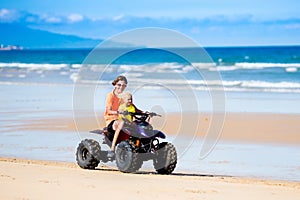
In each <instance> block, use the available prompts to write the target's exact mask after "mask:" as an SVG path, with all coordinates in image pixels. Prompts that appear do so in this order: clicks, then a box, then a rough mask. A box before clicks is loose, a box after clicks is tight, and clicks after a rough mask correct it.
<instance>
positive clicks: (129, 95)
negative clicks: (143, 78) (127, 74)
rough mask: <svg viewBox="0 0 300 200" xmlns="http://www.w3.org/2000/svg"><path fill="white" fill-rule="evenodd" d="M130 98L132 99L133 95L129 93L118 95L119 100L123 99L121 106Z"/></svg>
mask: <svg viewBox="0 0 300 200" xmlns="http://www.w3.org/2000/svg"><path fill="white" fill-rule="evenodd" d="M129 97H131V98H132V94H131V93H130V92H128V91H126V92H123V93H121V94H119V95H118V98H120V99H121V104H122V103H124V102H125V100H127V99H128V98H129Z"/></svg>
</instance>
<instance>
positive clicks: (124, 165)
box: [116, 141, 143, 172]
mask: <svg viewBox="0 0 300 200" xmlns="http://www.w3.org/2000/svg"><path fill="white" fill-rule="evenodd" d="M116 163H117V167H118V169H119V170H120V171H121V172H136V171H137V170H139V169H140V168H141V166H142V164H143V162H142V160H141V159H139V157H138V154H137V153H135V152H134V149H133V148H132V146H131V145H130V143H129V142H128V141H122V142H120V143H119V144H118V146H117V148H116Z"/></svg>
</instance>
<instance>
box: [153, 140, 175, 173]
mask: <svg viewBox="0 0 300 200" xmlns="http://www.w3.org/2000/svg"><path fill="white" fill-rule="evenodd" d="M176 164H177V153H176V149H175V147H174V145H173V144H171V143H167V142H164V143H161V144H160V145H159V150H158V151H157V152H156V156H155V158H154V159H153V165H154V168H155V170H156V171H157V173H159V174H171V173H172V172H173V171H174V169H175V167H176Z"/></svg>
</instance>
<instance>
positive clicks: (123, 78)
mask: <svg viewBox="0 0 300 200" xmlns="http://www.w3.org/2000/svg"><path fill="white" fill-rule="evenodd" d="M119 81H124V82H125V83H126V84H127V78H126V77H125V76H122V75H120V76H118V77H117V78H116V79H115V80H113V82H112V83H111V84H112V85H113V86H115V85H116V84H117V82H119Z"/></svg>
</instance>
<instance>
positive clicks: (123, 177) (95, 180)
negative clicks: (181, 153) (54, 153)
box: [0, 158, 300, 200]
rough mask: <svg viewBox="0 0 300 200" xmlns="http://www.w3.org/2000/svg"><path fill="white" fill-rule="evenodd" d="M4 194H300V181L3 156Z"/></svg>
mask: <svg viewBox="0 0 300 200" xmlns="http://www.w3.org/2000/svg"><path fill="white" fill-rule="evenodd" d="M0 170H1V171H0V180H1V181H0V187H1V193H0V199H5V200H10V199H24V200H25V199H30V200H31V199H44V200H48V199H49V200H50V199H51V200H52V199H73V200H74V199H103V198H107V199H211V200H213V199H220V200H224V199H264V200H268V199H272V200H276V199H278V200H282V199H289V200H293V199H299V196H300V183H299V182H288V181H270V180H257V179H248V178H238V177H225V176H223V177H222V176H207V175H201V174H188V173H186V174H183V173H177V174H176V173H175V174H172V175H158V174H153V173H151V172H139V173H137V174H127V173H122V172H118V171H115V170H111V169H107V168H101V167H100V168H97V169H96V170H83V169H81V168H79V167H78V166H77V165H75V164H72V163H63V162H51V161H32V160H21V159H9V158H0Z"/></svg>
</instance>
